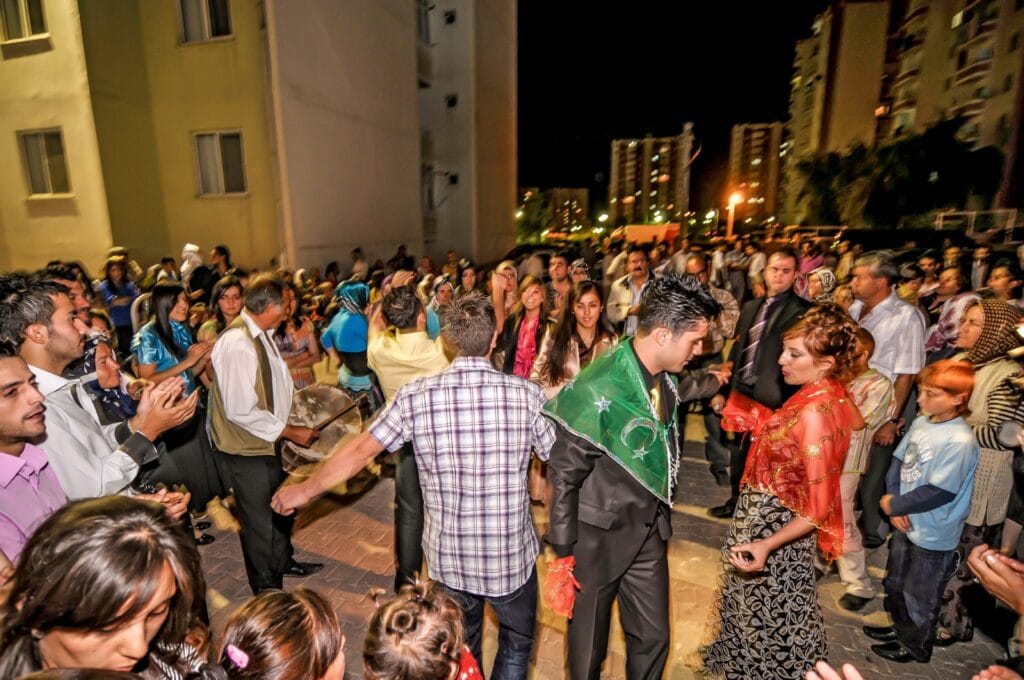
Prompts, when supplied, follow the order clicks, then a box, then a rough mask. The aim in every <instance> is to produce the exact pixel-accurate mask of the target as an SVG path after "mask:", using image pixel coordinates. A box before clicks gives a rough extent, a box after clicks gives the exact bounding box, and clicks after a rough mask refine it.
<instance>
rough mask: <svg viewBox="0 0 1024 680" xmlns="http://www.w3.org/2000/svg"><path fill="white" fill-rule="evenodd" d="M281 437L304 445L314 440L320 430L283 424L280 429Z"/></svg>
mask: <svg viewBox="0 0 1024 680" xmlns="http://www.w3.org/2000/svg"><path fill="white" fill-rule="evenodd" d="M281 437H282V439H287V440H288V441H291V442H295V443H296V444H298V445H299V446H303V447H305V446H309V445H310V444H312V443H313V442H315V441H316V440H317V439H318V438H319V437H320V432H319V431H317V430H314V429H313V428H311V427H304V426H302V425H285V426H284V429H283V430H281Z"/></svg>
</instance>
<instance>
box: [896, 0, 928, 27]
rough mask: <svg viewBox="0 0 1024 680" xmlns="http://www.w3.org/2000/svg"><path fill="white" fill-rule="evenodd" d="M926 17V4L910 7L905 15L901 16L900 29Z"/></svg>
mask: <svg viewBox="0 0 1024 680" xmlns="http://www.w3.org/2000/svg"><path fill="white" fill-rule="evenodd" d="M927 15H928V3H927V2H922V3H919V4H918V5H917V6H916V7H911V8H909V9H908V10H907V13H906V14H905V15H904V16H903V21H901V22H900V28H906V27H907V26H909V25H910V24H912V23H914V22H915V21H917V20H918V19H921V18H924V17H925V16H927Z"/></svg>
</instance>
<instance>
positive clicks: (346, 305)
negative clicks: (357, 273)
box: [334, 281, 370, 315]
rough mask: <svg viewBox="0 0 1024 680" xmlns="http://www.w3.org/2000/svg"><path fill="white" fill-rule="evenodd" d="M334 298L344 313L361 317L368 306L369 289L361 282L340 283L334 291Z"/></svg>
mask: <svg viewBox="0 0 1024 680" xmlns="http://www.w3.org/2000/svg"><path fill="white" fill-rule="evenodd" d="M334 297H335V299H337V301H338V304H339V305H341V308H342V309H343V310H344V311H346V312H348V313H349V314H359V315H362V313H363V310H364V309H366V305H368V304H370V287H369V286H367V285H366V284H365V283H363V282H362V281H342V282H341V283H339V284H338V287H337V288H335V289H334Z"/></svg>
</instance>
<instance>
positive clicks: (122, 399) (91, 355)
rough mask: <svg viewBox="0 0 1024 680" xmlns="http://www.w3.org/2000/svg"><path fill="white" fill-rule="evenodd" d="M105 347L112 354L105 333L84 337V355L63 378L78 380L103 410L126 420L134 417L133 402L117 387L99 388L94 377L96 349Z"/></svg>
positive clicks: (97, 381) (111, 348)
mask: <svg viewBox="0 0 1024 680" xmlns="http://www.w3.org/2000/svg"><path fill="white" fill-rule="evenodd" d="M100 345H106V346H107V347H108V348H110V351H111V352H113V351H114V349H113V347H112V346H111V344H110V338H109V337H107V335H106V334H105V333H101V332H99V331H93V332H91V333H89V334H87V335H86V336H85V354H84V355H83V356H82V359H81V360H80V361H76V362H75V363H74V364H72V365H71V366H69V367H68V370H67V371H66V372H65V376H64V377H65V378H69V379H72V380H74V379H76V378H77V379H78V382H79V383H80V384H81V385H82V386H83V387H85V389H86V391H88V392H89V394H91V395H93V396H94V397H96V398H97V399H98V400H99V401H100V402H101V403H102V404H103V407H104V409H105V410H106V411H107V412H108V413H109V414H110V415H113V416H116V417H118V418H120V419H121V420H128V419H129V418H131V417H133V416H134V415H135V401H134V400H133V399H132V398H131V397H130V396H128V394H127V393H126V392H125V391H124V390H123V389H121V385H120V384H118V386H117V387H109V388H108V387H101V386H100V381H99V377H98V376H97V375H96V348H97V347H99V346H100Z"/></svg>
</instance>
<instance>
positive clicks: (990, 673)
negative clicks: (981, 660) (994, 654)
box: [971, 665, 1024, 680]
mask: <svg viewBox="0 0 1024 680" xmlns="http://www.w3.org/2000/svg"><path fill="white" fill-rule="evenodd" d="M971 680H1024V678H1021V676H1020V675H1018V674H1017V673H1014V672H1013V671H1012V670H1010V669H1009V668H1007V667H1006V666H999V665H992V666H989V667H988V668H986V669H984V670H982V671H981V672H980V673H977V674H975V675H974V676H973V677H972V678H971Z"/></svg>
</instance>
